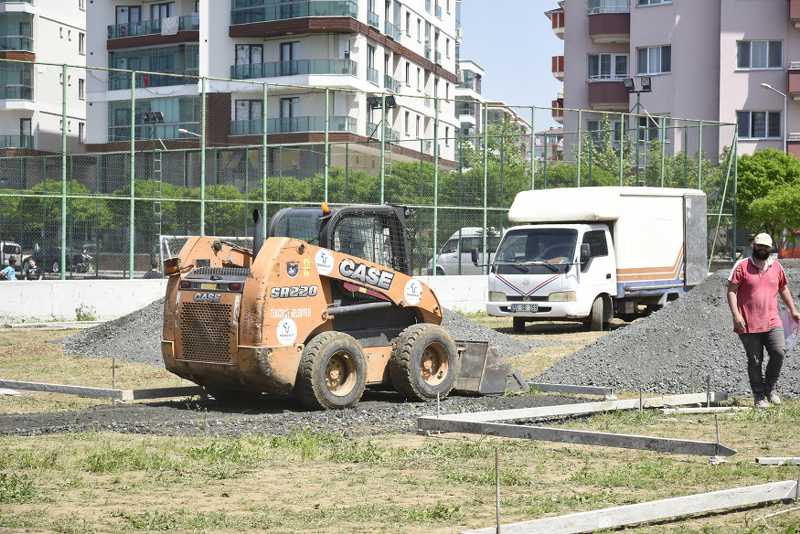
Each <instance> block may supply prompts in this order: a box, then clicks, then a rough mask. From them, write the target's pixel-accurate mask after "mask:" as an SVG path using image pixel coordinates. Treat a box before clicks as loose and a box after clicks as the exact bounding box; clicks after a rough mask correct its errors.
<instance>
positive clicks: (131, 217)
mask: <svg viewBox="0 0 800 534" xmlns="http://www.w3.org/2000/svg"><path fill="white" fill-rule="evenodd" d="M130 164H131V184H130V193H131V196H130V211H129V214H128V278H130V279H131V280H133V270H134V268H135V267H136V263H135V258H134V254H135V240H136V214H135V211H136V210H135V207H136V201H135V200H134V198H135V194H136V71H133V72H131V160H130Z"/></svg>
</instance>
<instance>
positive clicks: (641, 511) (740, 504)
mask: <svg viewBox="0 0 800 534" xmlns="http://www.w3.org/2000/svg"><path fill="white" fill-rule="evenodd" d="M796 492H797V481H795V480H785V481H782V482H771V483H769V484H761V485H758V486H746V487H742V488H733V489H727V490H721V491H712V492H710V493H700V494H696V495H687V496H684V497H673V498H670V499H662V500H658V501H650V502H644V503H640V504H631V505H627V506H614V507H612V508H603V509H601V510H593V511H591V512H580V513H575V514H568V515H563V516H558V517H547V518H544V519H537V520H534V521H523V522H520V523H512V524H509V525H503V526H502V528H501V532H503V534H533V533H545V534H573V533H578V532H593V531H595V530H604V529H615V528H619V527H624V526H631V525H640V524H643V523H652V522H654V521H666V520H670V519H678V518H682V517H687V516H691V515H695V514H704V513H710V512H719V511H722V510H729V509H736V508H746V507H749V506H755V505H758V504H767V503H772V502H777V501H782V500H787V499H794V498H795V495H796ZM494 532H496V530H495V527H490V528H484V529H479V530H470V531H465V533H466V534H494Z"/></svg>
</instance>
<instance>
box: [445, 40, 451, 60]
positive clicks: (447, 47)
mask: <svg viewBox="0 0 800 534" xmlns="http://www.w3.org/2000/svg"><path fill="white" fill-rule="evenodd" d="M444 51H445V54H446V55H447V57H450V39H445V40H444Z"/></svg>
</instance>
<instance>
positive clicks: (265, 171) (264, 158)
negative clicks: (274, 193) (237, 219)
mask: <svg viewBox="0 0 800 534" xmlns="http://www.w3.org/2000/svg"><path fill="white" fill-rule="evenodd" d="M261 97H262V99H263V103H262V104H261V122H262V124H261V213H262V217H261V221H262V223H263V226H262V230H263V232H264V234H263V235H267V218H268V217H269V215H268V213H267V212H268V206H267V184H268V183H269V179H268V176H269V156H268V148H267V133H268V132H269V125H268V122H269V114H268V113H267V111H268V109H267V106H268V105H269V104H268V98H269V89H268V86H267V84H264V86H263V87H262V93H261ZM246 166H247V162H246V161H245V167H246Z"/></svg>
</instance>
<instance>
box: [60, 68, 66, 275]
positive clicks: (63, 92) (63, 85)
mask: <svg viewBox="0 0 800 534" xmlns="http://www.w3.org/2000/svg"><path fill="white" fill-rule="evenodd" d="M59 261H60V262H61V271H60V272H59V275H60V278H61V280H64V279H66V277H67V65H66V64H64V65H62V66H61V259H60V260H59Z"/></svg>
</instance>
